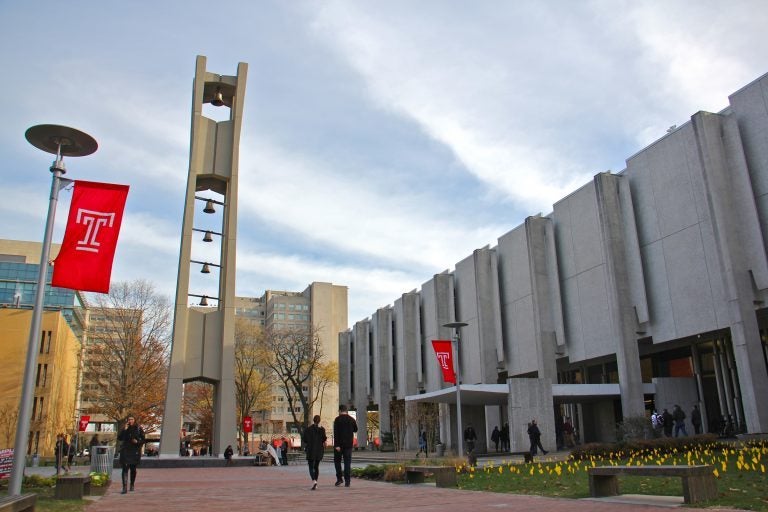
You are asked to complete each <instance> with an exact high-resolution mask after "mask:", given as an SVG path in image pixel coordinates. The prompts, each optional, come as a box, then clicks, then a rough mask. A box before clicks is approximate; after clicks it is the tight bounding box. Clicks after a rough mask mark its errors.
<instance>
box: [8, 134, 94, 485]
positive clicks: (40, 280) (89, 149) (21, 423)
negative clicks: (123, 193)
mask: <svg viewBox="0 0 768 512" xmlns="http://www.w3.org/2000/svg"><path fill="white" fill-rule="evenodd" d="M24 136H25V137H26V139H27V141H29V143H30V144H32V145H33V146H35V147H36V148H38V149H41V150H43V151H45V152H46V153H52V154H54V155H56V160H54V162H53V164H52V165H51V168H50V171H51V173H53V178H52V180H51V195H50V201H49V203H48V216H47V218H46V221H45V234H44V235H43V248H42V251H41V254H40V270H39V272H38V274H37V289H36V291H35V305H34V308H33V309H32V324H31V326H30V328H29V340H28V341H27V360H26V366H25V367H24V380H23V382H22V385H21V399H20V401H19V419H18V422H17V424H16V442H15V443H14V449H13V454H14V457H13V469H12V470H11V478H10V481H9V483H8V494H9V495H11V496H18V495H19V494H21V481H22V479H23V478H24V465H25V459H26V456H25V454H26V453H27V452H26V445H27V441H28V439H29V422H30V420H31V416H32V407H31V406H32V403H31V402H32V399H33V398H34V391H35V365H36V364H37V350H36V348H37V342H38V340H39V339H40V325H41V323H42V319H43V301H44V299H45V280H46V279H45V278H46V274H47V272H48V257H49V255H50V252H51V238H53V221H54V217H55V216H56V204H57V203H58V201H59V189H60V188H61V186H62V183H61V182H62V178H61V176H62V175H64V173H66V172H67V170H66V168H65V167H64V157H65V156H85V155H90V154H91V153H93V152H94V151H96V149H97V148H98V147H99V146H98V144H97V143H96V141H95V140H94V139H93V137H91V136H90V135H88V134H87V133H83V132H81V131H80V130H76V129H74V128H69V127H67V126H59V125H55V124H41V125H37V126H33V127H31V128H29V129H28V130H27V131H26V133H25V134H24ZM66 183H67V181H65V184H66Z"/></svg>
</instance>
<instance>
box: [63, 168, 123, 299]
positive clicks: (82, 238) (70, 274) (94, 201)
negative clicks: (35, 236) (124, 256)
mask: <svg viewBox="0 0 768 512" xmlns="http://www.w3.org/2000/svg"><path fill="white" fill-rule="evenodd" d="M127 196H128V186H127V185H114V184H112V183H95V182H92V181H75V190H74V192H73V193H72V204H71V205H70V207H69V219H68V220H67V230H66V232H65V233H64V241H63V242H62V244H61V251H59V255H58V257H57V258H56V261H55V262H54V265H53V279H52V281H51V285H53V286H58V287H59V288H70V289H72V290H83V291H89V292H100V293H108V292H109V280H110V276H111V275H112V260H113V259H114V256H115V247H116V246H117V236H118V234H119V233H120V224H121V223H122V221H123V208H124V207H125V200H126V197H127Z"/></svg>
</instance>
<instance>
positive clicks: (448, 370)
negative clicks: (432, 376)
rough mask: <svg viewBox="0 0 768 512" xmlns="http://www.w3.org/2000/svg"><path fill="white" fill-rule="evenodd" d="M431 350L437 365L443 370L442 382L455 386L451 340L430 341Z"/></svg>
mask: <svg viewBox="0 0 768 512" xmlns="http://www.w3.org/2000/svg"><path fill="white" fill-rule="evenodd" d="M432 348H433V349H435V356H437V364H439V365H440V369H441V370H443V380H444V381H445V382H452V383H453V384H456V373H455V372H454V371H453V348H452V347H451V340H432Z"/></svg>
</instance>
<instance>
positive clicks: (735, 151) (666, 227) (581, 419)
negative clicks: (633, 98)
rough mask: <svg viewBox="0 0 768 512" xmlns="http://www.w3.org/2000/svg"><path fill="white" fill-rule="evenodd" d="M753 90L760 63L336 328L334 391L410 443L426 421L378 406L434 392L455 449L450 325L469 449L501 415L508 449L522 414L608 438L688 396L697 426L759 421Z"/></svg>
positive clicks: (761, 122)
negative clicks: (410, 287)
mask: <svg viewBox="0 0 768 512" xmlns="http://www.w3.org/2000/svg"><path fill="white" fill-rule="evenodd" d="M766 97H768V75H766V76H763V77H761V78H760V79H758V80H756V81H755V82H753V83H751V84H749V85H747V86H746V87H744V88H743V89H741V90H739V91H737V92H735V93H734V94H733V95H731V96H730V102H729V103H730V104H729V106H728V107H727V108H726V109H724V110H723V111H721V112H719V113H708V112H698V113H696V114H694V115H693V116H692V117H691V119H690V121H689V122H686V123H685V124H683V125H682V126H680V127H678V128H676V129H674V130H673V131H671V132H670V133H668V134H667V135H666V136H664V137H663V138H661V139H660V140H658V141H657V142H655V143H654V144H652V145H650V146H649V147H647V148H645V149H643V150H642V151H640V152H639V153H637V154H635V155H633V156H631V157H630V158H628V159H627V166H626V169H624V170H622V171H621V172H618V173H610V172H605V173H599V174H597V175H595V177H594V179H593V180H592V181H591V182H589V183H586V184H584V186H582V187H581V188H579V189H578V190H575V191H573V192H572V193H571V194H570V195H568V196H567V197H564V198H562V199H561V200H560V201H558V202H557V203H556V204H555V205H554V206H553V211H552V212H551V213H550V214H548V215H535V216H531V217H529V218H527V219H526V220H525V222H524V223H523V224H521V225H519V226H517V227H515V228H514V229H512V230H511V231H509V232H508V233H506V234H503V235H502V236H501V237H499V239H498V244H497V245H496V246H495V247H484V248H481V249H477V250H476V251H474V252H473V253H472V254H471V255H469V256H467V258H465V259H464V260H462V261H460V262H458V263H457V264H456V267H455V269H454V270H453V271H451V272H449V271H446V272H444V273H441V274H438V275H435V276H434V277H432V278H431V279H430V280H428V281H427V282H425V283H424V284H423V285H422V287H421V289H420V290H415V291H412V292H408V293H405V294H403V295H402V296H401V297H399V298H396V299H395V300H394V306H391V307H386V308H382V309H379V310H378V311H376V312H374V313H373V314H372V316H371V317H370V318H366V319H363V320H360V321H358V322H356V323H355V325H354V327H353V328H352V329H350V330H348V331H346V332H344V333H341V334H340V335H339V359H340V376H339V380H340V383H341V390H340V400H341V401H342V402H344V403H348V404H350V405H351V406H353V407H354V408H356V409H357V410H366V408H367V409H372V408H378V409H379V410H380V411H381V413H382V414H381V429H382V431H388V430H393V431H395V434H396V435H397V436H399V437H400V438H401V439H402V444H403V446H404V447H405V448H408V449H414V448H416V446H417V441H416V432H417V430H418V429H419V428H424V425H418V424H417V421H416V420H415V418H414V415H413V409H412V408H409V407H405V411H406V416H410V417H407V418H406V421H405V425H406V428H405V429H398V428H396V427H397V425H394V424H393V422H392V418H391V415H390V414H388V411H389V410H390V409H391V408H392V407H393V406H394V405H395V404H398V403H399V404H401V405H402V403H403V402H404V403H405V404H406V405H408V404H416V403H419V402H430V403H439V404H440V406H439V407H440V411H441V414H440V422H439V435H440V440H441V441H442V442H443V443H446V444H448V445H449V446H450V447H452V448H453V449H454V450H456V448H457V439H458V438H459V435H460V433H459V432H457V431H456V429H457V427H456V405H455V404H456V400H455V395H456V389H455V387H448V386H447V385H446V384H444V383H443V382H442V376H441V373H440V369H439V367H438V365H437V360H436V358H435V355H434V353H433V351H432V347H431V340H433V339H451V338H452V337H453V334H454V332H453V330H452V329H448V328H446V327H443V325H444V324H446V323H449V322H453V321H457V320H458V321H463V322H467V323H468V326H467V327H464V328H463V329H462V330H461V351H460V364H461V369H462V371H461V384H462V388H461V389H462V391H461V398H462V400H461V402H462V417H463V418H462V419H463V425H464V426H466V425H467V424H468V423H472V424H473V426H474V427H475V430H476V431H477V434H478V436H479V439H478V446H479V447H480V449H481V451H482V450H484V448H487V447H488V446H489V444H490V439H489V438H490V432H491V431H492V430H493V428H494V426H497V425H498V426H499V427H501V426H502V424H504V423H508V424H509V428H510V441H511V450H512V451H524V450H527V449H528V445H529V442H528V437H527V434H526V427H527V424H528V422H530V421H531V419H533V418H535V419H537V421H538V423H539V426H540V428H541V430H542V434H543V435H542V442H543V444H544V446H545V447H547V448H554V447H555V444H556V431H557V429H556V424H558V423H561V422H562V420H563V418H564V417H568V418H570V419H571V420H572V421H573V423H574V426H575V427H576V429H577V434H578V437H579V439H580V440H581V441H582V442H590V441H609V440H612V439H614V436H615V429H616V424H617V422H620V421H622V420H623V419H624V418H631V417H637V416H643V415H646V416H647V415H649V414H650V411H651V410H652V409H654V408H656V409H658V410H659V411H660V412H661V411H662V410H663V409H665V408H666V409H669V410H670V412H671V411H672V408H673V406H674V405H675V404H679V405H681V406H682V408H683V409H684V411H685V412H686V413H687V415H688V419H687V420H686V421H687V423H688V426H687V428H688V432H689V433H691V432H693V428H692V425H691V424H690V416H691V415H690V411H691V409H692V407H693V406H694V405H698V406H699V408H700V409H701V411H702V416H703V424H704V431H705V432H706V431H715V432H722V431H728V432H731V431H735V432H739V431H741V432H749V433H757V432H768V405H766V404H768V356H767V355H766V354H767V353H768V349H767V348H766V347H767V346H768V341H767V340H768V307H766V301H768V258H767V257H766V237H768V102H766ZM409 411H410V412H409ZM363 416H364V415H363ZM358 418H360V415H359V414H358ZM363 421H364V420H363ZM360 430H361V432H365V428H361V429H360ZM398 430H399V431H398ZM365 442H366V440H364V439H362V440H361V439H359V440H358V443H359V444H361V445H363V446H364V445H365Z"/></svg>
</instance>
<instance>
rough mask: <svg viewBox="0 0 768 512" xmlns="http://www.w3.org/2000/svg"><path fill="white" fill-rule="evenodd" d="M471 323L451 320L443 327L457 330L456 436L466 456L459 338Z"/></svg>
mask: <svg viewBox="0 0 768 512" xmlns="http://www.w3.org/2000/svg"><path fill="white" fill-rule="evenodd" d="M467 325H469V324H468V323H466V322H451V323H449V324H443V327H450V328H451V329H455V330H456V334H455V335H454V336H453V342H454V343H456V357H454V358H453V360H454V361H455V363H454V366H455V367H456V369H455V371H456V437H457V438H458V439H457V441H458V442H457V443H456V444H457V445H458V449H459V457H463V456H464V440H463V439H462V429H461V366H459V340H460V339H461V334H460V330H461V328H462V327H465V326H467Z"/></svg>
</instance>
